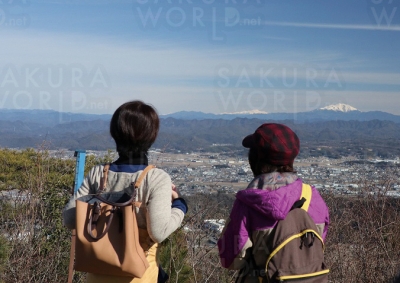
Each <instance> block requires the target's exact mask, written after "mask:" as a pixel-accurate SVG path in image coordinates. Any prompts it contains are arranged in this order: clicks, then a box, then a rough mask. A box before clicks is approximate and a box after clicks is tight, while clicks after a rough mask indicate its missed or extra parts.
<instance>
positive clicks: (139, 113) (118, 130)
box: [63, 101, 187, 283]
mask: <svg viewBox="0 0 400 283" xmlns="http://www.w3.org/2000/svg"><path fill="white" fill-rule="evenodd" d="M159 124H160V121H159V118H158V115H157V112H156V110H155V109H154V108H153V107H152V106H150V105H148V104H145V103H143V102H141V101H131V102H127V103H125V104H123V105H121V106H120V107H119V108H118V109H117V110H116V111H115V113H114V115H113V116H112V119H111V122H110V133H111V136H112V137H113V139H114V140H115V143H116V148H117V152H118V155H119V158H118V159H117V160H116V161H114V162H113V163H111V164H110V167H109V171H108V178H107V184H106V186H105V188H106V190H105V191H106V192H107V191H108V192H109V191H113V192H120V191H125V192H127V193H129V194H132V193H133V192H132V187H131V183H132V182H134V181H135V180H136V179H137V178H138V176H139V175H140V174H141V173H142V172H143V169H145V168H146V167H147V165H148V160H147V153H148V150H149V148H150V147H151V145H152V144H153V143H154V141H155V139H156V137H157V134H158V130H159ZM103 169H104V165H98V166H95V167H93V168H92V169H91V170H90V172H89V174H88V175H87V177H86V178H85V180H84V181H83V183H82V186H81V187H80V188H79V190H78V191H77V192H76V193H75V195H74V197H73V198H71V200H70V201H69V203H68V204H67V206H66V207H65V210H64V213H63V218H64V224H65V225H66V226H67V227H68V228H70V229H74V228H75V218H76V216H75V199H77V198H79V197H82V196H85V195H88V194H96V193H97V192H98V190H99V184H100V183H101V182H100V180H101V177H102V173H103ZM171 199H172V203H171ZM136 202H138V203H141V206H140V207H139V208H136V216H137V223H138V227H139V238H140V239H139V242H140V244H141V246H142V247H143V249H144V250H145V252H146V255H147V260H148V262H149V267H148V269H147V270H146V272H145V274H144V275H143V277H142V278H140V279H139V278H130V277H122V276H121V277H118V276H107V275H101V274H91V273H89V274H88V275H87V282H88V283H94V282H96V283H111V282H112V283H128V282H129V283H144V282H145V283H156V282H166V279H167V276H166V274H165V273H164V272H163V271H162V269H161V267H159V262H158V258H157V250H158V243H161V242H162V241H163V240H164V239H166V238H167V237H168V236H169V235H170V234H171V233H172V232H174V231H175V230H176V229H177V228H178V227H179V226H180V225H181V223H182V220H183V218H184V215H185V213H186V212H187V205H186V202H185V201H184V200H183V199H182V198H180V197H179V196H178V192H177V190H176V188H175V186H174V185H173V184H172V182H171V178H170V177H169V175H168V174H167V173H166V172H165V171H163V170H161V169H158V168H154V169H152V170H150V171H149V172H148V173H147V175H146V177H145V178H144V179H143V182H142V183H141V186H140V188H139V189H138V194H137V199H136Z"/></svg>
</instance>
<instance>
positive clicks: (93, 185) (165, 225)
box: [63, 165, 184, 243]
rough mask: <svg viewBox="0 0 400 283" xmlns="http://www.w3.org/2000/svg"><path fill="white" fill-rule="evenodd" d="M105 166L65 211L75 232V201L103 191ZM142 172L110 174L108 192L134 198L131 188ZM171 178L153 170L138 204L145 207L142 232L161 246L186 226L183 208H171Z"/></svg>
mask: <svg viewBox="0 0 400 283" xmlns="http://www.w3.org/2000/svg"><path fill="white" fill-rule="evenodd" d="M102 172H103V165H98V166H95V167H93V168H92V169H91V170H90V172H89V174H88V175H87V176H86V178H85V179H84V181H83V183H82V186H81V187H80V188H79V190H78V191H77V192H76V193H75V195H74V197H72V198H71V199H70V201H69V202H68V204H67V205H66V207H65V208H64V211H63V219H64V225H65V226H67V227H68V228H69V229H74V228H75V199H76V198H79V197H81V196H85V195H88V194H96V192H97V190H98V189H99V184H100V179H101V176H102ZM140 173H142V170H140V171H138V172H135V173H125V172H113V171H109V172H108V180H107V186H106V189H105V191H115V192H117V191H125V192H127V193H129V194H132V188H131V186H130V184H131V183H132V182H135V181H136V179H137V178H138V177H139V175H140ZM171 185H172V183H171V178H170V177H169V175H168V174H167V173H166V172H165V171H163V170H161V169H158V168H154V169H152V170H150V171H149V172H148V173H147V175H146V177H145V178H144V180H143V181H142V184H141V186H140V188H139V189H138V194H137V197H136V201H139V202H141V203H142V205H141V207H140V208H136V213H137V214H136V215H137V222H138V226H139V228H142V229H147V231H148V233H149V235H150V237H151V239H152V240H153V241H154V242H156V243H160V242H162V241H163V240H164V239H166V238H167V237H168V236H169V235H170V234H171V233H172V232H174V231H175V230H176V229H177V228H178V227H179V226H180V225H181V223H182V220H183V217H184V213H183V211H182V210H181V209H179V208H171Z"/></svg>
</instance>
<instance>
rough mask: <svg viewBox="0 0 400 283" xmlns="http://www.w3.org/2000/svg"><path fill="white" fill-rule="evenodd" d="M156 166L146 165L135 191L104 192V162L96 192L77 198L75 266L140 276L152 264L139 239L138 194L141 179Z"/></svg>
mask: <svg viewBox="0 0 400 283" xmlns="http://www.w3.org/2000/svg"><path fill="white" fill-rule="evenodd" d="M153 167H154V166H152V165H150V166H147V167H146V168H145V169H144V170H143V172H142V173H141V174H140V176H139V177H138V178H137V180H136V182H132V183H131V186H132V190H133V194H132V195H129V194H127V193H125V192H124V191H121V192H105V191H104V190H105V186H106V184H107V175H108V169H109V164H107V165H105V166H104V170H103V177H102V179H101V181H100V189H99V191H98V193H97V194H96V195H86V196H83V197H80V198H78V199H77V200H76V244H75V251H76V254H75V270H77V271H84V272H90V273H96V274H104V275H113V276H127V277H134V278H141V277H142V276H143V274H144V273H145V271H146V269H147V268H148V266H149V263H148V261H147V259H146V253H145V251H144V250H143V248H142V246H141V245H140V242H139V232H138V226H137V221H136V213H135V206H136V204H137V203H136V202H135V197H136V194H137V190H138V188H139V187H140V184H141V182H142V181H143V179H144V178H145V176H146V174H147V172H148V171H150V170H151V169H152V168H153Z"/></svg>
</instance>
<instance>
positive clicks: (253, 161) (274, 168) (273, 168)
mask: <svg viewBox="0 0 400 283" xmlns="http://www.w3.org/2000/svg"><path fill="white" fill-rule="evenodd" d="M249 164H250V168H251V171H253V175H254V177H256V176H258V175H261V174H265V173H271V172H280V173H283V172H295V171H294V169H293V165H292V164H287V165H272V164H269V163H267V162H265V161H263V159H259V156H258V153H257V150H256V149H254V148H250V149H249Z"/></svg>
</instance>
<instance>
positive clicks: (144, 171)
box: [135, 165, 156, 188]
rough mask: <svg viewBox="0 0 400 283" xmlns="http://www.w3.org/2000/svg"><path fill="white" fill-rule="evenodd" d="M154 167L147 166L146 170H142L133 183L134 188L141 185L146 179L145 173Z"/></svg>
mask: <svg viewBox="0 0 400 283" xmlns="http://www.w3.org/2000/svg"><path fill="white" fill-rule="evenodd" d="M155 167H156V166H154V165H149V166H147V167H146V168H144V170H143V172H142V173H141V174H140V176H139V178H137V180H136V182H135V188H139V187H140V184H141V183H142V181H143V179H144V177H146V175H147V172H149V171H150V170H151V169H153V168H155Z"/></svg>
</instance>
